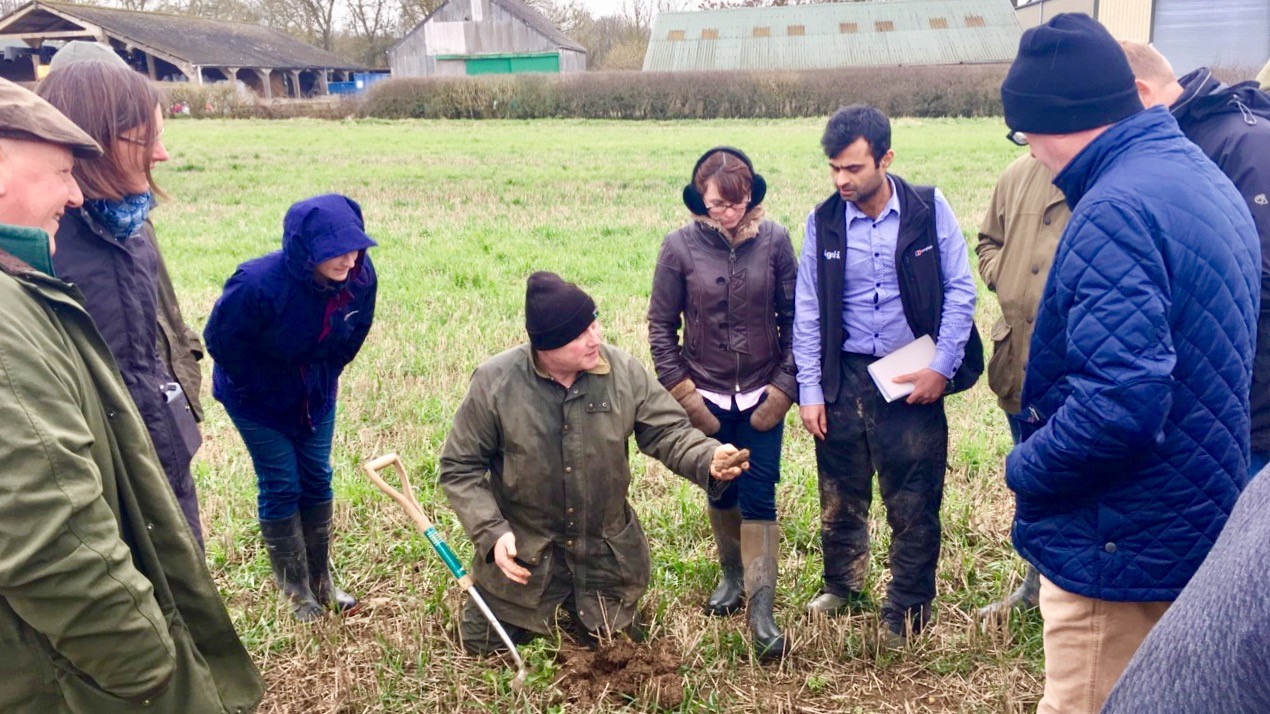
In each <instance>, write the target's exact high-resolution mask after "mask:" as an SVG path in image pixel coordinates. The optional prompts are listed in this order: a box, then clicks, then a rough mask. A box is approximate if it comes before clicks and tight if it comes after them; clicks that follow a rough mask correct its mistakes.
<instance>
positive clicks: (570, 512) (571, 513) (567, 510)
mask: <svg viewBox="0 0 1270 714" xmlns="http://www.w3.org/2000/svg"><path fill="white" fill-rule="evenodd" d="M564 512H565V513H568V514H569V515H571V516H572V515H573V506H569V507H568V508H566V509H565V511H564Z"/></svg>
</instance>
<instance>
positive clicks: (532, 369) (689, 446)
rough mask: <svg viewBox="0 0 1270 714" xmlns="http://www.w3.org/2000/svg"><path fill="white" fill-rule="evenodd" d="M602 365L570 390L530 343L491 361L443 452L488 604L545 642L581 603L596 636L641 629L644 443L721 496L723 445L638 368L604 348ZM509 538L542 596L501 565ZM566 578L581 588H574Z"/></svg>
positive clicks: (475, 379)
mask: <svg viewBox="0 0 1270 714" xmlns="http://www.w3.org/2000/svg"><path fill="white" fill-rule="evenodd" d="M601 358H602V359H601V363H600V365H599V366H598V367H597V368H595V369H594V370H592V371H590V372H587V373H584V374H581V375H579V377H578V379H577V381H576V382H574V384H573V385H572V386H571V387H570V388H569V389H565V388H564V387H562V386H561V385H560V384H558V383H557V382H555V381H553V380H552V379H551V378H550V377H549V376H547V375H546V374H545V373H544V372H542V371H541V370H540V369H539V368H538V367H537V366H536V364H535V361H534V356H533V351H532V350H531V349H530V347H529V346H528V345H522V346H520V347H516V348H513V349H511V350H508V351H506V352H503V353H502V354H499V355H497V356H495V357H493V358H491V359H490V360H488V361H487V362H485V363H484V364H482V365H481V366H480V367H478V368H477V370H476V373H475V374H474V375H473V376H472V382H471V386H470V388H469V390H468V393H467V396H466V397H464V399H463V402H462V404H460V405H459V410H458V414H457V415H456V416H455V419H454V426H453V428H451V430H450V433H449V436H448V437H447V438H446V441H445V447H444V448H443V450H442V452H441V466H440V480H441V486H442V487H443V488H444V489H445V494H446V496H447V497H448V498H449V500H450V505H451V506H452V507H453V508H454V510H455V512H456V513H457V514H458V517H459V521H460V522H461V523H462V524H463V527H464V529H465V530H466V531H467V534H468V537H469V538H471V540H472V542H473V544H474V545H475V549H476V558H475V562H474V564H473V568H472V571H473V575H474V576H475V578H476V582H477V584H478V585H479V586H480V589H481V592H482V594H483V595H484V596H485V597H486V600H487V601H488V602H489V604H490V608H491V610H493V612H494V614H495V616H497V617H498V618H499V619H500V620H503V621H505V622H509V623H511V624H514V625H516V626H518V627H523V628H526V629H529V630H532V631H535V632H540V633H545V632H548V631H549V627H550V623H551V621H552V618H553V616H554V613H555V610H556V607H557V606H559V605H560V604H561V603H562V602H563V601H564V599H565V598H566V597H568V596H569V595H572V596H573V598H574V601H573V603H574V605H575V606H576V609H577V612H578V616H579V617H580V619H581V620H582V624H583V625H584V626H585V627H586V628H587V629H588V630H592V631H603V630H605V629H609V630H617V629H621V628H624V627H626V626H627V625H628V624H630V622H631V621H632V619H633V618H634V615H635V613H636V605H637V601H638V600H639V598H640V596H641V595H643V594H644V591H645V590H646V589H647V588H648V582H649V576H650V562H649V551H648V543H647V541H646V540H645V538H644V532H643V530H642V529H641V528H640V525H639V519H638V518H636V516H635V511H634V510H633V509H632V508H631V505H630V502H629V501H627V498H626V496H627V492H628V490H629V489H630V485H631V472H630V458H629V453H630V448H629V444H628V441H629V439H630V437H631V434H634V435H635V441H636V443H637V444H638V446H639V449H640V451H642V452H644V453H645V454H648V455H649V456H652V457H653V458H655V459H657V460H658V461H660V462H662V463H663V464H665V465H666V466H667V467H668V468H669V469H670V470H671V471H674V472H675V473H677V474H680V475H681V476H683V477H685V478H687V479H689V480H690V481H692V482H693V483H696V484H697V485H699V486H701V487H703V488H712V487H713V488H720V487H721V484H720V482H715V481H713V480H712V479H711V477H710V460H711V458H712V456H713V454H714V450H715V449H716V448H717V447H718V446H719V442H717V441H715V440H714V439H711V438H709V437H706V436H705V435H704V434H702V433H701V432H699V431H697V430H696V429H694V428H693V427H692V425H691V424H689V422H688V417H687V415H686V414H685V413H684V411H683V408H681V407H680V406H679V404H678V402H676V401H675V400H674V398H672V397H671V396H670V394H669V393H668V392H667V391H666V390H665V388H663V387H662V386H661V385H660V384H659V383H658V382H657V379H656V378H655V377H653V376H652V374H650V373H649V372H648V370H647V369H645V368H644V366H643V365H641V364H640V363H639V362H638V361H636V360H635V358H634V357H632V356H630V355H628V354H626V353H625V352H622V351H621V350H618V349H616V348H614V347H611V346H609V345H604V346H602V347H601ZM509 531H510V532H512V533H515V534H516V549H517V557H518V559H519V560H521V561H522V562H523V563H524V564H525V566H526V567H527V568H528V569H529V571H530V572H531V573H532V576H531V577H530V580H529V584H528V585H519V584H517V583H515V582H512V581H511V580H509V579H508V578H507V577H506V576H504V575H503V572H502V571H501V570H500V569H499V568H498V566H497V565H495V564H494V562H493V548H494V544H495V542H497V541H498V539H499V538H500V537H502V536H503V535H504V534H505V533H508V532H509ZM561 575H563V576H564V577H565V578H566V579H567V578H568V577H569V576H570V575H571V578H572V583H571V584H572V587H563V588H562V587H560V583H559V582H558V581H559V580H560V579H561ZM553 580H555V581H557V582H553ZM549 586H550V587H549Z"/></svg>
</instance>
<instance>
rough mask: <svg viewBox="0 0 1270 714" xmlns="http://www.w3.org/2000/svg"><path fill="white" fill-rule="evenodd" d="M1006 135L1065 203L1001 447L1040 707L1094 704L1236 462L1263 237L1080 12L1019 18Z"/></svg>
mask: <svg viewBox="0 0 1270 714" xmlns="http://www.w3.org/2000/svg"><path fill="white" fill-rule="evenodd" d="M1001 100H1002V104H1003V105H1004V108H1005V121H1006V124H1007V125H1008V126H1009V128H1010V129H1011V132H1010V135H1009V138H1010V139H1011V140H1012V141H1014V142H1015V143H1018V144H1022V145H1027V146H1030V147H1031V150H1032V155H1033V156H1035V157H1036V158H1037V159H1038V160H1039V161H1040V162H1041V163H1043V164H1045V166H1046V167H1048V168H1049V169H1050V170H1051V171H1052V172H1054V174H1055V179H1054V184H1055V185H1056V186H1058V188H1059V189H1060V190H1061V191H1062V192H1063V194H1064V196H1065V198H1066V200H1067V204H1068V205H1069V206H1070V207H1071V208H1072V217H1071V220H1070V221H1069V222H1068V224H1067V227H1066V229H1065V230H1064V231H1063V235H1062V237H1061V238H1060V239H1059V247H1058V252H1057V254H1056V255H1055V257H1054V262H1053V265H1052V267H1051V269H1050V275H1049V280H1048V282H1047V283H1046V287H1045V292H1044V294H1043V296H1042V298H1041V305H1040V308H1039V310H1038V312H1037V315H1036V321H1035V329H1034V332H1033V336H1032V342H1031V348H1032V352H1031V355H1030V356H1029V360H1028V364H1027V374H1026V377H1025V378H1024V381H1023V395H1022V399H1021V406H1022V412H1021V415H1020V416H1021V419H1022V421H1023V423H1022V424H1021V427H1022V428H1021V432H1022V433H1021V436H1022V437H1023V441H1022V443H1021V444H1019V445H1018V446H1017V447H1015V449H1014V451H1013V452H1011V453H1010V455H1009V457H1008V458H1007V460H1006V483H1007V485H1009V487H1010V488H1011V490H1013V491H1014V494H1015V498H1016V505H1017V509H1016V513H1015V519H1014V530H1013V538H1014V545H1015V548H1016V549H1018V551H1019V553H1020V554H1021V555H1022V556H1023V557H1024V558H1025V559H1026V560H1027V561H1028V562H1030V563H1032V564H1033V565H1034V566H1036V568H1037V570H1039V571H1040V573H1041V593H1040V605H1041V615H1042V616H1043V617H1044V619H1045V662H1046V664H1045V694H1044V696H1043V698H1042V699H1041V703H1040V706H1039V709H1038V711H1040V712H1043V713H1045V712H1064V713H1066V712H1097V711H1098V710H1099V709H1100V708H1101V707H1102V704H1103V702H1104V701H1105V700H1106V698H1107V695H1108V693H1109V692H1110V691H1111V688H1112V686H1113V685H1114V684H1115V682H1116V679H1117V678H1118V677H1119V676H1120V674H1121V672H1123V671H1124V668H1125V666H1126V665H1127V664H1128V662H1129V659H1130V658H1131V657H1132V656H1133V653H1134V651H1135V650H1136V649H1137V648H1138V645H1139V644H1141V642H1142V640H1143V638H1145V637H1146V634H1147V632H1148V631H1149V630H1150V629H1151V627H1152V625H1154V623H1155V622H1156V621H1157V620H1159V618H1160V617H1161V615H1163V613H1164V611H1165V610H1166V609H1167V608H1168V606H1169V604H1170V603H1171V602H1172V601H1173V600H1174V599H1176V598H1177V596H1178V593H1180V592H1181V590H1182V588H1183V587H1185V586H1186V584H1187V581H1189V580H1190V578H1191V576H1192V575H1193V574H1194V573H1195V571H1196V569H1197V568H1198V567H1199V565H1200V563H1201V562H1202V561H1203V560H1204V556H1205V555H1206V554H1207V552H1208V550H1209V548H1211V547H1212V544H1213V541H1214V540H1215V539H1216V537H1217V534H1218V533H1220V531H1221V529H1222V525H1223V524H1224V523H1225V522H1226V518H1227V517H1228V516H1229V515H1230V511H1231V508H1232V507H1233V505H1234V503H1235V500H1236V498H1237V497H1238V495H1239V492H1240V490H1241V489H1242V488H1243V487H1244V485H1245V484H1246V483H1247V481H1248V453H1249V451H1248V449H1249V418H1248V390H1249V385H1250V382H1251V374H1252V356H1253V346H1254V342H1255V338H1256V331H1257V299H1258V293H1259V285H1260V271H1259V265H1260V248H1259V245H1258V241H1257V233H1256V230H1255V228H1254V227H1253V223H1252V217H1251V216H1250V215H1249V213H1248V207H1247V205H1246V204H1245V203H1244V201H1243V199H1242V198H1241V197H1240V195H1239V192H1238V191H1236V190H1235V187H1234V186H1233V185H1231V183H1230V181H1229V179H1227V178H1226V177H1225V176H1224V175H1223V174H1222V173H1221V171H1219V170H1218V169H1217V167H1216V166H1215V165H1213V163H1212V162H1210V161H1209V160H1208V159H1207V158H1206V157H1205V156H1204V155H1203V154H1202V153H1201V152H1200V151H1199V149H1198V148H1196V147H1195V146H1194V145H1193V144H1191V143H1190V142H1189V141H1187V139H1186V138H1185V137H1184V136H1183V135H1182V133H1181V132H1180V131H1179V130H1178V126H1177V122H1176V121H1174V120H1173V118H1172V117H1171V116H1170V115H1169V113H1168V111H1167V110H1165V109H1164V108H1163V107H1155V108H1152V109H1147V110H1144V109H1143V107H1142V102H1141V100H1140V99H1139V98H1138V95H1137V88H1136V87H1135V85H1134V76H1133V72H1132V71H1131V70H1130V69H1129V64H1128V61H1127V60H1126V59H1125V55H1124V52H1123V51H1121V49H1120V47H1119V45H1118V43H1117V42H1116V41H1115V40H1114V39H1112V37H1111V35H1110V34H1109V33H1108V32H1107V30H1106V29H1105V28H1103V27H1102V25H1099V24H1098V23H1097V22H1095V21H1093V20H1091V19H1090V18H1089V17H1087V16H1085V15H1058V16H1056V17H1054V18H1053V19H1051V20H1050V21H1049V22H1047V23H1046V24H1044V25H1041V26H1039V27H1036V28H1033V29H1030V30H1028V31H1027V32H1025V33H1023V38H1022V40H1021V41H1020V42H1019V53H1018V57H1017V58H1016V59H1015V61H1014V64H1013V65H1012V66H1011V68H1010V71H1009V73H1008V74H1007V76H1006V79H1005V82H1004V84H1002V86H1001Z"/></svg>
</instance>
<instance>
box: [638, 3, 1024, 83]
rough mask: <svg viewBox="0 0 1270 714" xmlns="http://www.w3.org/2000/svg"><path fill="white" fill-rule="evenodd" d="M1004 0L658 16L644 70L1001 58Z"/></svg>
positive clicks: (1008, 51) (1007, 44)
mask: <svg viewBox="0 0 1270 714" xmlns="http://www.w3.org/2000/svg"><path fill="white" fill-rule="evenodd" d="M1021 32H1022V31H1021V30H1020V28H1019V21H1018V19H1017V18H1016V17H1015V14H1014V9H1013V7H1011V5H1010V3H1009V0H892V1H890V2H851V3H830V4H823V5H787V6H785V7H756V8H737V9H730V10H711V11H704V12H671V13H662V14H660V15H658V16H657V19H656V20H655V21H654V22H653V29H652V37H651V38H650V40H649V43H648V54H646V55H645V56H644V71H645V72H695V71H709V70H771V69H830V68H835V67H870V66H887V65H940V64H978V63H992V62H1009V61H1011V60H1012V59H1014V54H1015V52H1016V51H1017V49H1018V46H1019V36H1020V34H1021Z"/></svg>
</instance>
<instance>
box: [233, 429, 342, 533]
mask: <svg viewBox="0 0 1270 714" xmlns="http://www.w3.org/2000/svg"><path fill="white" fill-rule="evenodd" d="M229 418H230V419H232V420H233V422H234V426H236V427H238V433H239V434H241V435H242V437H243V443H244V444H246V445H247V453H248V454H251V463H252V466H254V467H255V468H256V486H257V488H258V489H259V492H258V494H257V496H256V510H257V513H258V515H259V517H260V520H262V521H276V520H281V519H283V518H290V517H291V515H292V514H294V513H295V512H296V511H298V510H300V509H308V508H312V507H313V506H318V505H321V504H323V503H326V502H327V501H330V500H331V499H332V498H334V497H335V496H334V493H333V492H332V491H331V439H332V438H333V437H334V436H335V409H331V413H330V414H329V415H327V417H326V418H325V419H323V420H322V421H320V422H318V423H316V424H314V425H313V426H314V430H313V432H312V433H310V434H306V435H302V436H299V437H297V438H294V439H293V438H291V437H289V436H286V435H285V434H283V433H282V432H279V431H275V430H273V429H270V428H269V427H267V426H262V425H260V424H257V423H256V422H254V421H251V420H250V419H244V418H242V417H236V416H234V415H233V414H230V415H229Z"/></svg>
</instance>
